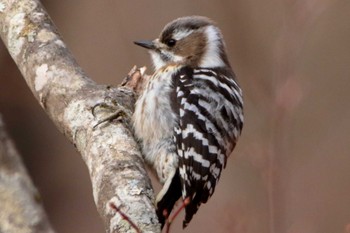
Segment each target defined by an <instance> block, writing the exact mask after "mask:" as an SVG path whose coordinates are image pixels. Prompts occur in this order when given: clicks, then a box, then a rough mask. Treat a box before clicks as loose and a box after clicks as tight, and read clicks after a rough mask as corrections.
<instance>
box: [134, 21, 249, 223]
mask: <svg viewBox="0 0 350 233" xmlns="http://www.w3.org/2000/svg"><path fill="white" fill-rule="evenodd" d="M134 43H135V44H136V45H139V46H141V47H144V48H146V49H148V51H149V53H150V55H151V58H152V62H153V65H154V68H155V72H154V74H153V75H152V76H151V77H150V78H149V80H147V83H146V84H145V86H144V88H143V90H142V92H141V93H140V95H139V97H138V99H137V101H136V104H135V111H134V114H133V117H132V118H133V127H134V131H135V135H136V137H137V138H138V140H139V141H140V144H141V147H142V153H143V156H144V158H145V160H146V162H147V163H148V164H149V165H150V166H151V167H152V168H153V170H154V171H155V173H156V175H157V176H158V178H159V181H160V182H161V183H162V184H163V187H162V189H161V191H160V192H159V194H158V195H157V198H156V208H157V215H158V218H159V221H160V223H161V224H162V226H163V225H164V223H165V220H166V219H165V216H164V213H165V211H166V213H170V212H171V210H172V209H173V207H174V204H175V203H176V201H178V200H179V199H180V198H181V197H182V199H183V200H185V199H187V200H189V203H188V204H187V205H186V207H185V219H184V221H183V227H186V226H187V225H188V223H189V222H190V221H191V219H192V217H193V215H194V214H195V213H196V212H197V210H198V208H199V206H200V205H201V203H206V202H207V201H208V199H209V198H210V197H211V196H212V194H213V193H214V190H215V187H216V185H217V183H218V180H219V178H220V175H221V171H222V170H223V168H225V166H226V162H227V158H228V157H229V155H230V154H231V152H232V151H233V149H234V147H235V145H236V142H237V139H238V137H239V136H240V134H241V131H242V127H243V100H242V91H241V88H240V87H239V85H238V83H237V81H236V77H235V74H234V72H233V70H232V68H231V65H230V63H229V60H228V58H227V54H226V51H225V44H224V41H223V37H222V34H221V32H220V30H219V28H218V27H217V26H216V25H215V23H214V22H213V21H212V20H210V19H208V18H206V17H203V16H189V17H182V18H178V19H176V20H174V21H172V22H170V23H169V24H167V25H166V26H165V27H164V29H163V31H162V32H161V33H160V36H159V38H157V39H155V40H152V41H146V40H142V41H135V42H134Z"/></svg>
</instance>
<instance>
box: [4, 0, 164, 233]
mask: <svg viewBox="0 0 350 233" xmlns="http://www.w3.org/2000/svg"><path fill="white" fill-rule="evenodd" d="M0 35H1V38H2V40H3V42H4V43H5V45H6V47H7V49H8V51H9V53H10V55H11V56H12V58H13V59H14V61H15V62H16V64H17V66H18V68H19V69H20V71H21V73H22V75H23V77H24V78H25V80H26V82H27V84H28V86H29V87H30V89H31V90H32V92H33V94H34V96H35V97H36V99H37V100H38V101H39V103H40V105H41V106H42V108H43V109H44V110H45V111H46V113H47V114H48V116H49V117H50V118H51V119H52V121H53V122H54V123H55V124H56V126H57V128H58V129H59V130H60V131H61V132H62V133H63V134H64V135H65V136H66V137H67V138H68V139H69V140H70V141H71V142H72V143H73V144H74V145H75V146H76V148H77V150H78V151H79V152H80V153H81V156H82V158H83V160H84V161H85V163H86V165H87V167H88V170H89V173H90V177H91V181H92V187H93V196H94V200H95V203H96V206H97V209H98V212H99V213H100V215H101V216H102V218H103V220H104V222H105V226H106V229H107V232H132V231H134V230H135V229H133V228H132V227H131V226H130V224H129V222H128V221H126V220H124V219H123V218H122V216H120V215H119V214H116V213H115V212H114V211H113V210H112V209H111V207H110V205H109V203H110V202H113V203H114V204H115V206H117V207H118V208H119V209H120V211H122V212H123V213H124V214H126V215H127V216H128V217H129V218H130V220H131V221H133V222H134V223H136V225H137V226H138V227H139V228H140V230H141V231H142V232H160V226H159V224H158V219H157V217H156V214H155V209H154V205H153V201H154V193H153V189H152V187H151V183H150V180H149V178H148V176H147V173H146V170H145V167H144V163H143V160H142V157H141V153H140V150H139V147H138V144H137V143H136V142H135V140H134V139H133V135H132V131H131V130H130V129H129V125H128V119H127V117H126V116H130V115H131V112H132V111H133V105H134V101H135V98H134V92H133V90H131V89H130V88H126V87H119V88H113V87H109V86H106V85H97V84H96V83H95V82H93V81H92V80H91V79H89V78H88V77H86V75H85V74H84V72H83V71H82V69H81V68H80V67H79V66H78V64H77V63H76V61H75V60H74V58H73V56H72V55H71V53H70V52H69V51H68V49H67V47H66V45H65V44H64V42H63V41H62V39H61V37H60V36H59V34H58V33H57V29H56V28H55V26H54V25H53V23H52V22H51V20H50V18H49V16H48V14H47V13H46V12H45V10H44V9H43V7H42V5H41V3H40V2H39V1H38V0H0ZM102 103H103V104H105V105H106V104H107V105H108V106H113V108H115V109H116V110H122V111H123V113H124V114H123V116H124V120H123V121H116V122H112V123H109V124H101V125H99V126H98V127H94V126H95V125H96V124H97V123H98V122H99V120H101V119H103V118H105V117H106V116H107V115H108V114H110V113H111V112H108V111H97V112H98V114H97V117H95V116H94V115H93V114H92V110H93V108H94V106H95V105H96V104H102Z"/></svg>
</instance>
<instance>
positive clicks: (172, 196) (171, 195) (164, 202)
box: [156, 171, 182, 229]
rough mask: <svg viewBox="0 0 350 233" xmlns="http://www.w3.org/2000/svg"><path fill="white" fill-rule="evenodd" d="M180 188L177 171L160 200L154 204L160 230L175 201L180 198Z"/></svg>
mask: <svg viewBox="0 0 350 233" xmlns="http://www.w3.org/2000/svg"><path fill="white" fill-rule="evenodd" d="M163 188H164V187H163ZM181 188H182V186H181V180H180V175H179V171H176V173H175V175H174V176H173V178H172V180H171V183H170V185H169V187H168V189H167V190H166V192H165V193H164V195H163V196H162V197H161V198H160V200H159V201H157V203H156V206H157V211H156V212H157V216H158V220H159V223H160V224H161V226H162V229H163V227H164V225H165V221H166V217H168V216H169V215H170V213H171V211H172V209H173V208H174V205H175V203H176V201H177V200H179V198H180V197H181ZM160 193H162V192H160ZM157 199H158V198H157ZM165 212H166V213H167V215H168V216H166V215H165Z"/></svg>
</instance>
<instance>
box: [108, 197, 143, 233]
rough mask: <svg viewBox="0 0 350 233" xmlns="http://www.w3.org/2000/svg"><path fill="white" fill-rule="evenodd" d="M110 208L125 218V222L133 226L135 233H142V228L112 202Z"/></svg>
mask: <svg viewBox="0 0 350 233" xmlns="http://www.w3.org/2000/svg"><path fill="white" fill-rule="evenodd" d="M109 206H110V207H111V208H112V209H114V210H115V211H116V212H117V213H119V214H120V216H122V218H123V219H124V220H125V221H127V222H128V223H129V224H130V226H131V227H132V228H133V229H135V231H136V232H137V233H141V230H140V228H139V227H138V226H137V225H136V224H135V223H134V222H133V221H132V220H131V219H130V218H129V216H127V215H126V214H124V213H123V211H121V210H120V209H119V208H118V207H117V206H116V205H115V204H114V203H113V202H110V203H109Z"/></svg>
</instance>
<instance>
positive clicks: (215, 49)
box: [200, 26, 225, 68]
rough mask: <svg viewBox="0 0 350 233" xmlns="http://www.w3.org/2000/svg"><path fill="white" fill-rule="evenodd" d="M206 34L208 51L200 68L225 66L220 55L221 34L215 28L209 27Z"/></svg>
mask: <svg viewBox="0 0 350 233" xmlns="http://www.w3.org/2000/svg"><path fill="white" fill-rule="evenodd" d="M205 34H206V37H207V40H208V42H207V51H206V53H205V54H204V56H203V59H202V61H201V63H200V66H201V67H208V68H213V67H222V66H225V63H224V61H223V60H222V59H221V55H220V47H219V46H220V43H221V40H222V38H221V36H220V32H219V31H218V30H217V29H216V28H215V27H214V26H208V27H207V28H206V29H205Z"/></svg>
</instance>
